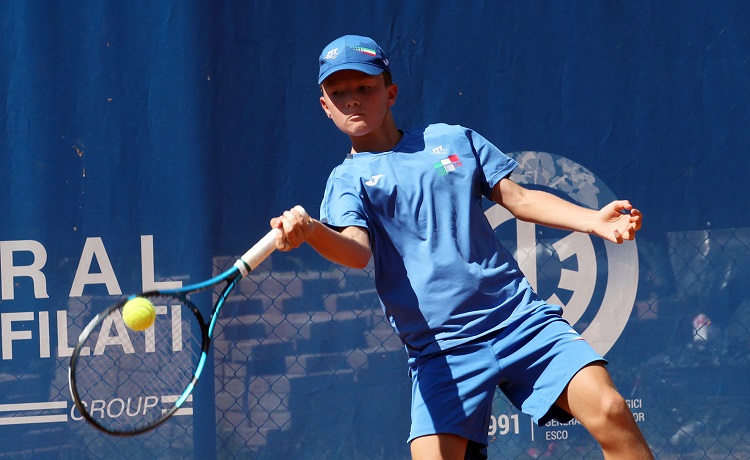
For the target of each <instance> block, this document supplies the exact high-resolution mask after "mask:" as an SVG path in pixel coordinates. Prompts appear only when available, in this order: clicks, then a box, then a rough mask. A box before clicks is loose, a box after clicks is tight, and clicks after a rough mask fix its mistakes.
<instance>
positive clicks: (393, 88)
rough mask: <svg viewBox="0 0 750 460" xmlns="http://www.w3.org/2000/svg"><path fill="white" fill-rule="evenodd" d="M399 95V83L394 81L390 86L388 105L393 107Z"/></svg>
mask: <svg viewBox="0 0 750 460" xmlns="http://www.w3.org/2000/svg"><path fill="white" fill-rule="evenodd" d="M397 96H398V85H396V84H395V83H392V84H391V86H389V87H388V95H387V97H388V107H391V106H392V105H393V104H395V103H396V97H397Z"/></svg>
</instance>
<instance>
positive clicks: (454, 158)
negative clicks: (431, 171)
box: [435, 155, 463, 176]
mask: <svg viewBox="0 0 750 460" xmlns="http://www.w3.org/2000/svg"><path fill="white" fill-rule="evenodd" d="M459 166H463V165H462V163H461V160H460V159H459V158H458V155H451V156H449V157H448V158H443V159H442V160H440V163H435V171H437V173H438V176H445V175H447V174H448V173H449V172H451V171H455V170H456V168H458V167H459Z"/></svg>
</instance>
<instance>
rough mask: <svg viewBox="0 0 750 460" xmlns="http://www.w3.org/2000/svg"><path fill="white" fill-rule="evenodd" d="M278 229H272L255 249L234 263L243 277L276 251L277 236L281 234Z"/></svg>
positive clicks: (252, 248) (249, 250) (254, 246)
mask: <svg viewBox="0 0 750 460" xmlns="http://www.w3.org/2000/svg"><path fill="white" fill-rule="evenodd" d="M280 231H281V230H279V229H278V228H272V229H271V231H270V232H268V233H266V236H264V237H263V238H261V239H260V241H258V242H257V243H255V245H253V247H251V248H250V249H248V250H247V252H246V253H245V254H244V255H243V256H242V257H240V258H239V260H237V262H235V263H234V266H235V267H237V268H238V269H239V270H240V273H242V276H245V275H247V274H248V273H250V271H252V270H254V269H255V267H257V266H258V265H260V264H261V262H263V261H264V260H265V259H266V257H268V256H270V255H271V253H272V252H273V251H274V250H275V249H276V235H277V234H278V233H279V232H280Z"/></svg>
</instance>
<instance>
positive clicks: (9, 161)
mask: <svg viewBox="0 0 750 460" xmlns="http://www.w3.org/2000/svg"><path fill="white" fill-rule="evenodd" d="M749 23H750V4H748V3H746V2H740V1H721V2H704V1H698V2H690V3H685V2H679V1H662V2H650V1H643V0H636V1H630V2H620V1H608V2H604V1H594V0H584V1H578V2H548V1H509V2H491V1H475V2H465V1H454V0H447V1H444V2H437V3H436V2H427V1H422V0H417V1H409V2H397V1H385V0H384V1H377V2H365V1H342V0H332V1H325V2H304V1H287V2H257V1H256V2H176V1H158V2H115V1H74V2H69V1H48V2H41V3H38V2H25V1H20V0H18V1H7V2H2V3H0V34H1V36H2V37H3V40H2V43H0V63H2V65H0V126H1V127H2V129H0V156H1V158H2V159H3V162H2V167H0V209H2V219H0V354H1V356H2V358H1V360H0V457H7V458H76V459H79V458H92V459H95V458H156V457H169V458H172V457H174V458H258V459H266V458H268V459H270V458H273V459H278V458H288V459H311V458H314V459H318V458H321V459H322V458H330V459H339V458H341V459H344V458H346V459H349V458H358V459H397V458H409V455H410V454H409V447H408V445H407V444H406V439H407V436H408V433H409V426H410V420H409V403H410V398H411V396H410V390H411V387H410V379H409V378H408V375H407V366H406V353H405V351H404V348H403V345H402V343H401V341H400V340H399V339H398V337H397V336H396V335H395V334H394V333H393V330H392V328H391V326H390V324H389V321H388V319H387V318H385V316H384V313H383V311H382V309H381V306H380V302H379V300H378V298H377V295H376V293H375V288H374V283H373V276H374V275H373V268H372V265H368V267H366V268H365V269H364V270H354V269H347V268H344V267H342V266H339V265H336V264H333V263H330V262H328V261H326V260H325V259H323V258H322V257H320V256H319V255H318V254H316V253H315V252H314V251H313V250H312V249H311V248H310V247H309V246H303V247H302V248H300V249H298V250H295V251H292V252H289V253H275V254H273V255H272V256H271V257H270V258H268V259H267V260H266V261H264V262H263V264H262V265H261V266H260V267H259V268H258V269H257V270H255V271H253V272H252V273H251V274H250V276H248V277H247V278H246V279H244V280H242V281H241V283H240V285H239V286H238V288H237V290H236V292H234V293H233V295H232V297H231V298H230V299H229V301H228V303H227V306H226V310H225V311H224V312H222V316H221V319H220V321H219V324H218V325H217V329H216V332H215V337H214V341H213V349H212V353H211V355H210V356H209V361H208V365H207V366H206V371H204V374H203V376H202V377H201V380H200V381H199V382H198V385H197V386H196V390H195V393H194V396H193V400H192V402H191V404H190V405H189V410H186V411H184V412H182V413H181V414H180V415H178V416H175V417H173V419H171V420H170V421H168V422H167V423H166V424H165V425H164V426H162V427H160V428H158V429H157V430H155V431H152V432H149V433H146V434H143V435H139V436H137V437H131V438H118V437H112V436H108V435H105V434H103V433H100V432H98V431H96V430H95V429H94V428H92V427H91V426H89V425H88V424H87V423H86V422H85V421H84V420H83V419H82V417H81V415H80V413H79V412H78V411H77V409H76V408H75V406H74V405H73V402H72V398H71V395H70V390H69V387H68V375H67V372H68V364H69V359H70V356H71V353H72V349H73V347H74V346H75V344H76V340H77V337H78V335H79V334H80V332H81V330H82V328H83V327H84V325H85V324H86V323H88V321H89V320H91V318H92V317H93V316H94V315H95V314H96V313H97V312H99V311H101V310H102V309H103V308H104V306H106V305H108V304H110V303H112V302H114V301H116V300H117V299H120V298H121V297H122V296H123V295H126V294H129V293H132V292H140V291H144V290H150V289H156V288H165V287H176V286H182V285H187V284H190V283H192V282H196V281H200V280H203V279H206V278H209V277H211V276H213V275H216V274H218V273H220V272H222V271H223V270H225V269H226V268H228V267H230V266H231V265H232V264H233V263H234V261H235V259H236V257H238V256H239V255H241V254H242V253H243V252H244V251H245V250H246V249H247V248H248V247H249V246H250V245H251V244H253V243H254V242H255V241H257V240H258V239H259V238H260V237H261V236H262V235H264V234H265V233H266V232H267V231H268V229H269V219H270V218H271V217H274V216H277V215H279V214H280V213H281V212H282V211H283V210H286V209H289V208H291V207H292V206H294V205H296V204H300V205H302V206H304V207H305V208H306V209H307V210H308V211H310V213H311V214H312V215H313V216H314V217H318V214H319V213H318V209H319V206H320V201H321V199H322V195H323V189H324V186H325V183H326V179H327V178H328V175H329V172H330V171H331V169H332V168H333V167H335V166H336V165H338V164H339V163H340V162H341V161H342V160H343V159H344V157H345V155H346V153H348V151H349V144H348V139H347V138H346V136H345V135H343V134H341V132H339V131H338V130H337V129H336V127H335V126H334V125H333V123H331V122H330V120H329V119H328V118H327V117H326V116H325V114H324V113H323V111H322V110H321V109H320V102H319V100H318V99H319V97H320V89H319V87H318V85H317V84H316V78H317V71H318V61H317V58H318V55H319V53H320V52H321V50H322V49H323V47H324V46H325V45H326V44H328V43H329V42H330V41H331V40H333V39H334V38H336V37H338V36H341V35H344V34H359V35H366V36H370V37H372V38H374V39H375V40H376V41H377V42H378V43H379V44H380V45H381V46H382V47H383V48H384V49H385V50H386V51H387V52H388V54H389V57H390V61H391V67H392V69H393V77H394V82H395V83H396V84H398V86H399V93H398V100H397V102H396V104H395V105H394V107H393V110H394V114H395V117H396V122H397V124H398V125H399V127H400V128H403V129H408V128H410V127H414V126H418V125H421V124H425V123H435V122H445V123H450V124H460V125H463V126H468V127H470V128H472V129H474V130H476V131H477V132H479V133H481V134H482V135H483V136H484V137H486V138H487V139H489V140H490V141H491V142H493V143H494V144H495V145H497V146H498V147H499V148H500V149H501V150H502V151H503V152H506V153H507V154H508V155H509V156H511V157H513V158H514V159H516V160H517V161H518V163H519V167H518V168H517V169H516V170H515V171H514V173H513V176H512V178H513V179H514V180H515V181H517V182H519V183H521V184H524V185H526V186H528V187H530V188H538V189H543V190H547V191H550V192H552V193H554V194H556V195H558V196H560V197H563V198H566V199H568V200H571V201H574V202H576V203H579V204H581V205H583V206H586V207H590V208H599V207H601V206H603V205H604V204H606V203H609V202H610V201H612V200H614V199H629V200H630V201H631V202H632V203H633V204H634V205H635V206H636V207H637V208H638V209H640V210H641V211H643V213H644V225H643V229H642V230H641V231H640V232H639V234H638V238H637V239H636V240H635V241H633V242H628V243H626V244H623V245H615V244H611V243H605V242H604V241H602V240H600V239H598V238H594V237H591V236H589V235H584V234H571V233H569V232H563V231H559V230H552V229H547V228H541V227H537V226H534V225H532V224H528V223H524V222H521V221H516V220H515V219H514V218H512V216H511V215H510V214H509V213H508V211H506V210H505V209H504V208H502V207H500V206H499V205H494V203H490V202H487V203H486V215H487V218H488V220H489V222H490V223H491V224H492V226H493V227H494V228H495V232H496V235H497V237H498V239H499V240H500V241H501V242H502V243H503V244H504V245H505V246H506V247H507V248H508V249H509V250H510V251H511V252H512V253H513V254H514V256H515V257H516V259H517V260H518V261H519V264H520V266H521V268H522V270H523V271H524V273H525V274H526V276H527V277H528V279H529V281H530V283H531V284H532V286H533V287H534V288H535V289H536V290H537V291H538V292H539V294H540V295H541V296H542V297H543V298H544V299H545V300H548V301H550V302H552V303H555V304H558V305H561V306H563V308H564V312H565V313H564V315H565V318H566V319H567V320H568V321H569V322H570V323H571V324H572V325H573V327H574V328H575V329H576V330H577V331H578V332H579V333H580V334H581V335H582V336H583V337H584V338H585V339H586V340H587V341H588V342H589V343H590V344H591V345H592V346H593V347H594V348H595V349H596V350H597V351H598V352H599V353H601V354H603V355H605V357H606V358H607V359H608V360H609V361H610V364H609V366H608V369H609V371H610V373H611V374H612V377H613V379H614V381H615V383H616V385H617V387H618V389H619V391H620V392H621V393H622V395H623V396H624V397H625V399H626V401H627V403H628V405H629V407H630V408H631V410H632V412H633V417H634V419H635V420H636V422H637V423H638V426H639V427H640V429H641V430H642V431H643V433H644V435H645V437H646V439H647V441H648V442H649V445H650V446H651V448H652V450H653V451H654V453H655V455H656V456H657V457H658V458H667V459H670V458H685V457H690V456H692V457H690V458H703V457H706V458H709V457H710V458H748V457H750V429H749V427H748V422H747V420H746V417H744V414H745V413H746V412H747V410H748V409H750V390H748V387H747V379H748V376H749V375H750V320H749V319H748V318H749V317H750V315H748V313H749V312H750V212H749V211H748V207H747V206H746V205H745V204H744V195H745V194H746V193H747V192H748V191H749V190H750V189H749V188H748V186H747V180H746V176H747V174H748V173H750V159H749V157H748V155H747V154H746V150H747V148H746V146H747V145H750V130H748V129H747V125H748V123H750V86H749V85H748V84H747V83H748V81H750V58H749V57H748V56H750V32H748V30H750V29H749V28H748V27H747V26H748V24H749ZM209 297H210V296H206V297H205V298H203V299H202V301H201V302H200V307H201V308H205V309H206V311H204V314H208V313H209V310H210V308H211V304H212V302H211V299H210V298H209ZM87 403H89V404H91V405H92V406H91V407H95V408H96V411H97V414H98V415H99V416H101V417H117V416H119V415H120V414H121V413H122V411H124V410H126V409H125V408H126V407H130V406H128V402H127V401H126V400H125V399H122V398H120V399H118V398H114V399H112V400H108V401H90V402H87ZM489 435H490V445H489V446H488V454H489V457H490V458H519V457H524V458H527V457H529V458H537V457H543V456H547V457H552V458H600V457H601V450H600V448H599V447H598V446H597V445H596V443H595V442H594V440H593V438H591V437H590V436H589V435H588V433H587V432H586V430H585V429H583V427H582V426H581V425H580V424H579V423H578V422H577V420H575V419H574V420H572V421H571V422H569V423H566V424H560V423H558V422H550V423H548V424H546V425H543V426H537V425H535V424H533V423H532V422H531V420H530V418H529V417H528V416H527V415H524V414H523V413H521V412H520V411H519V410H518V409H517V408H515V407H513V406H512V405H510V404H509V403H508V402H507V400H506V399H505V398H504V396H503V395H502V393H500V392H498V393H497V395H496V397H495V401H494V405H493V412H492V416H491V420H490V428H489Z"/></svg>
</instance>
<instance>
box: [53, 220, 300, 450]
mask: <svg viewBox="0 0 750 460" xmlns="http://www.w3.org/2000/svg"><path fill="white" fill-rule="evenodd" d="M295 209H296V210H297V211H298V212H300V214H302V215H303V217H307V213H306V212H305V210H304V209H303V208H302V207H300V206H296V207H295ZM278 231H279V230H278V229H272V230H271V231H270V232H268V234H266V235H265V236H264V237H263V238H262V239H261V240H260V241H258V243H256V244H255V245H254V246H253V247H252V248H250V249H249V250H248V251H247V252H246V253H245V254H244V255H243V256H242V257H241V258H239V259H238V260H237V261H236V262H235V263H234V265H233V266H232V268H230V269H229V270H227V271H225V272H224V273H222V274H220V275H218V276H216V277H214V278H211V279H209V280H206V281H203V282H200V283H196V284H192V285H189V286H185V287H182V288H179V289H169V290H159V291H150V292H144V293H141V294H137V295H132V296H129V297H127V298H123V299H122V300H120V301H118V302H116V303H115V304H113V305H112V306H110V307H108V308H107V309H106V310H104V311H102V312H101V313H99V314H97V315H96V316H95V317H94V318H93V319H92V320H91V322H89V323H88V325H86V327H85V328H84V329H83V331H82V332H81V335H80V337H79V339H78V343H77V344H76V346H75V348H74V349H73V354H72V356H71V358H70V369H69V373H68V380H69V384H70V392H71V395H72V397H73V401H74V402H75V406H76V408H77V409H78V411H79V412H80V413H81V415H82V416H83V417H84V418H85V419H86V420H87V421H88V422H89V423H91V424H92V425H93V426H95V427H96V428H98V429H99V430H101V431H104V432H105V433H109V434H113V435H119V436H130V435H135V434H138V433H143V432H145V431H148V430H151V429H153V428H156V427H157V426H159V425H161V424H162V423H164V422H165V421H166V420H167V419H169V417H171V416H172V415H175V414H178V413H181V412H182V414H184V415H189V414H192V407H186V406H189V404H186V403H191V402H192V396H191V393H192V391H193V388H194V387H195V384H196V383H197V381H198V378H199V377H200V375H201V371H202V370H203V366H204V365H205V364H206V355H207V352H208V350H209V347H210V344H211V336H212V334H213V330H214V326H215V325H216V320H217V318H218V316H219V313H220V311H221V308H222V306H223V305H224V302H225V301H226V300H227V297H228V296H229V294H230V293H231V292H232V290H233V289H234V287H235V286H236V285H237V283H238V282H239V281H240V279H242V277H244V276H246V275H247V274H248V273H250V271H252V270H253V269H255V268H256V267H257V266H258V265H260V263H261V262H262V261H263V260H264V259H265V258H266V257H268V256H269V255H270V254H271V253H272V252H273V251H274V249H276V241H275V240H276V234H277V232H278ZM222 283H225V284H224V287H223V289H222V291H221V294H219V296H218V299H217V300H216V302H215V304H214V307H213V310H212V312H211V317H210V318H209V320H208V322H206V321H204V320H203V316H202V315H201V313H200V311H199V310H198V308H197V307H196V306H195V305H194V304H193V302H191V301H190V299H189V298H188V296H189V295H190V294H195V293H198V292H201V291H205V290H208V289H212V288H214V287H216V286H218V285H221V284H222ZM134 297H145V298H147V299H148V300H150V301H151V302H152V303H153V305H154V306H155V309H156V313H157V315H156V320H155V322H154V324H153V325H152V326H151V327H149V328H148V329H146V330H145V331H140V332H139V331H134V330H131V329H129V328H128V327H127V326H126V325H125V322H124V321H123V319H122V308H123V306H124V305H125V303H126V302H127V301H128V300H130V299H132V298H134Z"/></svg>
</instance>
